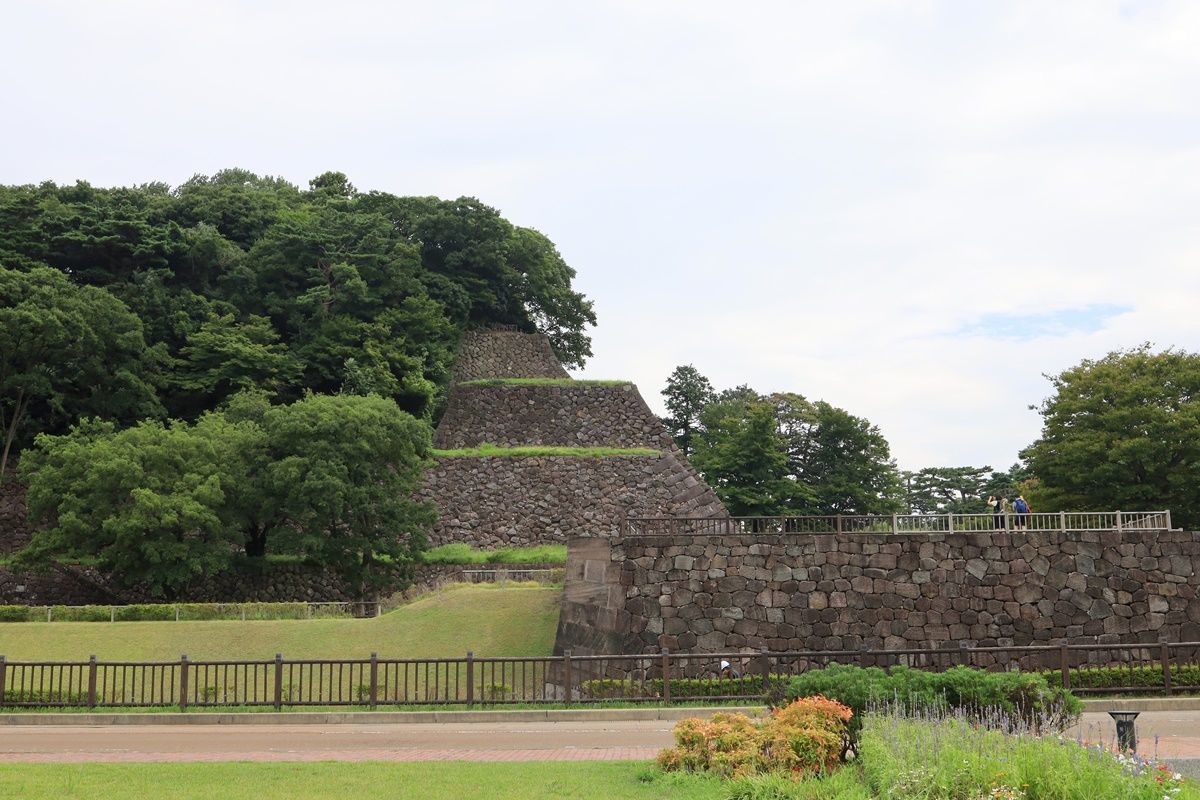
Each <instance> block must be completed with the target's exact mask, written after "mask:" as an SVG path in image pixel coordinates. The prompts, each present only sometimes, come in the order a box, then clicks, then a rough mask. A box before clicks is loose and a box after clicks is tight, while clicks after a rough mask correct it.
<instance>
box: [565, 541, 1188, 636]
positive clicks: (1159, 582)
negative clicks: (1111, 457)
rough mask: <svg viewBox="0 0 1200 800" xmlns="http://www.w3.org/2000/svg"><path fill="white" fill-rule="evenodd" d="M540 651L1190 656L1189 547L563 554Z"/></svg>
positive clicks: (632, 544) (954, 544)
mask: <svg viewBox="0 0 1200 800" xmlns="http://www.w3.org/2000/svg"><path fill="white" fill-rule="evenodd" d="M569 553H570V554H569V557H568V564H567V578H566V581H567V583H566V601H565V602H564V606H563V611H562V616H561V618H560V622H559V637H558V642H557V643H556V650H557V651H561V650H562V649H564V648H567V647H570V648H572V649H573V650H574V651H575V652H580V653H587V652H597V649H598V648H599V649H607V650H608V651H609V652H632V653H637V652H655V651H657V650H658V649H660V648H662V647H668V648H670V649H672V650H682V651H709V652H715V651H722V650H741V649H744V648H755V649H757V648H761V647H768V648H770V649H772V650H841V649H858V648H860V647H871V648H888V649H893V648H900V647H913V646H915V647H930V646H939V645H944V644H946V643H950V642H968V643H970V644H973V645H1000V646H1013V645H1018V646H1019V645H1027V644H1048V643H1052V642H1057V641H1059V640H1063V639H1067V640H1070V641H1071V642H1086V641H1094V642H1097V643H1117V642H1154V641H1158V640H1159V639H1160V638H1167V639H1170V640H1172V641H1200V594H1198V591H1197V572H1198V571H1200V534H1196V533H1190V532H1184V531H1170V532H1158V533H1155V532H1145V531H1106V532H1090V533H1089V532H1071V533H1057V532H1041V531H1037V532H1035V531H1029V532H1014V533H998V534H987V533H961V534H901V535H882V534H836V535H833V534H822V535H786V536H779V535H773V536H772V535H759V536H752V535H744V536H727V537H724V536H723V537H704V536H679V537H628V538H625V539H623V540H619V541H613V542H597V541H582V540H572V541H571V542H570V551H569Z"/></svg>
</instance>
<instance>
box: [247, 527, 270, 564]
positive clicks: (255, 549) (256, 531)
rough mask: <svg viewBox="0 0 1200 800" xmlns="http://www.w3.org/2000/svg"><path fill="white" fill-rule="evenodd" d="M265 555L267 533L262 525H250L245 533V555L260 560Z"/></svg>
mask: <svg viewBox="0 0 1200 800" xmlns="http://www.w3.org/2000/svg"><path fill="white" fill-rule="evenodd" d="M266 554H267V531H266V526H264V525H251V526H249V530H248V531H247V532H246V555H247V556H249V557H250V558H262V557H263V556H265V555H266Z"/></svg>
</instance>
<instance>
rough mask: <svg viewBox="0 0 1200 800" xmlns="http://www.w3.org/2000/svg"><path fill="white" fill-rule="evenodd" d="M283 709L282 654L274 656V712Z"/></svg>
mask: <svg viewBox="0 0 1200 800" xmlns="http://www.w3.org/2000/svg"><path fill="white" fill-rule="evenodd" d="M281 708H283V653H276V654H275V710H276V711H279V710H280V709H281Z"/></svg>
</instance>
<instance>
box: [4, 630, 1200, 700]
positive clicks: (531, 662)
mask: <svg viewBox="0 0 1200 800" xmlns="http://www.w3.org/2000/svg"><path fill="white" fill-rule="evenodd" d="M834 663H837V664H857V665H861V666H881V667H888V666H894V665H898V664H903V665H906V666H909V667H913V668H916V669H928V670H944V669H947V668H949V667H952V666H957V665H965V666H973V667H979V668H983V669H989V670H1022V671H1034V672H1039V673H1042V674H1044V675H1046V676H1047V677H1048V678H1050V679H1051V680H1052V681H1054V682H1056V683H1060V684H1061V685H1062V686H1064V687H1066V688H1070V689H1072V690H1073V691H1075V692H1077V693H1079V694H1101V693H1154V694H1166V695H1170V694H1173V693H1181V692H1197V691H1200V642H1176V643H1168V642H1160V643H1146V644H1074V645H1042V646H1025V647H972V646H967V645H966V644H965V643H963V644H962V645H961V646H954V647H942V648H938V649H922V648H909V649H901V650H839V651H811V652H810V651H792V652H773V651H759V652H746V651H741V652H729V653H671V652H667V651H663V652H661V653H646V654H640V655H588V656H573V655H572V654H571V653H570V652H567V653H564V654H563V655H560V656H538V657H529V658H476V657H475V656H474V655H473V654H472V653H467V654H466V656H465V657H463V658H429V659H394V658H379V657H378V656H377V655H376V654H374V653H373V654H371V656H370V657H369V658H361V659H285V658H283V656H282V655H277V656H276V657H275V658H273V659H267V660H192V659H189V658H188V657H187V656H181V657H180V658H179V659H178V660H176V661H157V662H142V661H138V662H133V661H100V660H98V659H97V658H95V657H94V656H93V657H92V658H90V659H88V660H87V661H76V662H59V661H9V660H6V659H5V657H4V656H0V707H5V708H15V707H73V708H102V707H147V708H150V707H175V708H179V709H183V710H186V709H189V708H212V707H239V706H271V707H274V708H276V709H280V708H284V707H305V706H364V707H369V708H376V707H379V706H446V705H466V706H475V705H504V704H517V703H520V704H541V703H559V704H568V705H569V704H573V703H584V704H586V703H603V702H612V701H623V702H659V703H669V702H675V701H687V702H695V701H717V700H745V701H758V700H761V699H762V698H764V697H765V696H769V695H771V693H772V692H773V691H777V690H778V689H779V687H781V686H782V685H783V684H785V683H786V681H787V680H788V679H789V678H790V677H791V676H794V675H798V674H801V673H803V672H805V671H807V670H810V669H816V668H820V667H825V666H828V665H830V664H834ZM664 678H665V680H664Z"/></svg>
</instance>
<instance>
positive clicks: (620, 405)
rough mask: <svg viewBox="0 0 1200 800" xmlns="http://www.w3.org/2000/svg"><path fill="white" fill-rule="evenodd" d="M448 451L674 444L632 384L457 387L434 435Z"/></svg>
mask: <svg viewBox="0 0 1200 800" xmlns="http://www.w3.org/2000/svg"><path fill="white" fill-rule="evenodd" d="M433 442H434V447H439V448H445V449H453V448H460V447H478V446H479V445H481V444H484V443H485V442H486V443H490V444H495V445H499V446H501V447H518V446H524V445H557V446H561V447H650V448H654V449H655V450H671V451H674V450H675V442H674V440H673V439H671V435H670V434H669V433H667V431H666V429H665V428H663V425H662V423H661V422H660V421H659V420H658V418H657V417H655V416H654V414H653V413H652V412H651V411H650V408H649V407H648V406H647V405H646V401H645V400H643V399H642V395H641V394H640V393H639V392H638V390H637V387H636V386H634V385H633V384H629V383H626V384H622V385H619V386H608V385H603V384H588V383H577V384H568V385H562V386H532V385H529V386H526V385H495V386H486V385H477V386H471V385H467V386H457V387H455V389H454V391H453V392H452V394H451V396H450V401H449V403H448V405H447V407H446V413H445V414H444V415H443V416H442V421H441V423H440V424H439V425H438V429H437V431H436V432H435V433H434V437H433Z"/></svg>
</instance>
